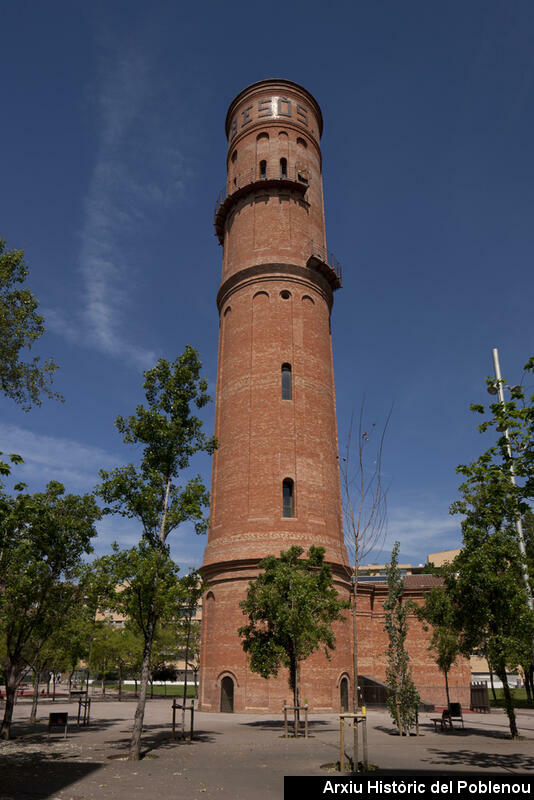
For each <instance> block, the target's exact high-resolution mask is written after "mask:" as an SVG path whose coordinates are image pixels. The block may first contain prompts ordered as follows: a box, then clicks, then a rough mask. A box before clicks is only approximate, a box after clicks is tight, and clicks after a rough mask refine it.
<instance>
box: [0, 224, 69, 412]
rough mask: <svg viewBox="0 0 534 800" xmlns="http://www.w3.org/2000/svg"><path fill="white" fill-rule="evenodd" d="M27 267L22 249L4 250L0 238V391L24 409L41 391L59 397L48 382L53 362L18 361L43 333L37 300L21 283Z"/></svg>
mask: <svg viewBox="0 0 534 800" xmlns="http://www.w3.org/2000/svg"><path fill="white" fill-rule="evenodd" d="M27 277H28V267H27V265H26V264H25V262H24V253H23V251H22V250H6V242H5V239H0V391H2V392H3V393H4V394H5V395H6V396H7V397H10V398H11V399H12V400H14V401H15V403H18V404H19V405H21V406H22V408H23V409H24V411H28V410H29V408H31V406H32V405H40V404H41V394H46V395H48V396H49V397H55V398H59V397H60V395H58V394H57V393H56V392H52V390H51V389H50V384H51V382H52V376H53V374H54V372H55V371H56V370H57V368H58V367H57V365H56V364H54V362H53V361H52V360H51V359H50V360H48V361H45V362H44V364H41V362H40V359H39V357H38V356H35V357H34V358H33V359H32V360H31V361H22V360H21V350H24V349H25V348H31V347H32V345H33V344H34V343H35V342H36V341H37V339H39V337H40V336H42V335H43V333H44V330H45V328H44V318H43V317H42V316H41V315H40V314H38V313H37V307H38V305H39V302H38V300H37V299H36V298H35V296H34V295H33V294H32V293H31V291H30V290H29V289H28V287H27V286H25V281H26V278H27Z"/></svg>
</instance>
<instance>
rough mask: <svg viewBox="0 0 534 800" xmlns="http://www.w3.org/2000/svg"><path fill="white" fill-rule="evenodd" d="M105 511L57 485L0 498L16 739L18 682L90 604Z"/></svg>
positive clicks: (7, 720) (0, 628)
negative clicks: (91, 560) (84, 576)
mask: <svg viewBox="0 0 534 800" xmlns="http://www.w3.org/2000/svg"><path fill="white" fill-rule="evenodd" d="M99 517H100V511H99V509H98V507H97V505H96V503H95V501H94V498H93V496H92V495H84V496H82V497H80V496H77V495H72V494H67V495H65V490H64V488H63V486H62V485H61V484H60V483H57V482H55V481H52V482H50V483H49V484H48V486H47V488H46V492H44V493H41V494H34V495H29V494H19V495H17V496H16V497H11V496H9V495H7V494H5V493H3V492H2V493H1V494H0V532H1V541H0V586H1V587H2V590H1V591H0V636H1V639H2V647H1V648H0V649H1V651H2V652H3V653H4V654H5V656H4V658H5V661H4V666H5V673H6V707H5V712H4V719H3V722H2V728H1V732H0V737H1V738H3V739H8V738H9V731H10V726H11V719H12V715H13V706H14V701H15V693H16V689H17V685H18V682H19V680H20V677H21V675H22V673H23V672H24V670H26V669H27V668H28V666H32V665H33V663H34V661H35V659H36V657H37V656H38V654H39V653H40V652H41V650H42V648H43V646H44V644H45V643H46V642H47V640H48V639H49V638H50V636H51V635H52V633H53V632H54V631H55V630H56V629H57V628H58V626H60V625H61V624H62V621H63V620H64V619H65V618H66V617H67V616H68V614H69V612H70V609H71V608H72V607H73V606H74V605H76V604H79V603H81V602H83V588H82V587H81V586H80V584H79V581H78V579H79V575H80V568H81V562H82V558H83V556H84V555H85V554H87V553H90V552H91V550H92V548H91V544H90V540H91V538H92V537H93V536H95V534H96V531H95V528H94V523H95V521H96V520H97V519H99Z"/></svg>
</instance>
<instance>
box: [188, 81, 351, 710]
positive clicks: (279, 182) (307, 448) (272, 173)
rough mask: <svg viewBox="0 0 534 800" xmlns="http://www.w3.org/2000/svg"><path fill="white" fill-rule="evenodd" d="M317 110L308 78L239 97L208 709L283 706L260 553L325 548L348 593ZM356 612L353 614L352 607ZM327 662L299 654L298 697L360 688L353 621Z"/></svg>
mask: <svg viewBox="0 0 534 800" xmlns="http://www.w3.org/2000/svg"><path fill="white" fill-rule="evenodd" d="M322 125H323V121H322V115H321V110H320V108H319V106H318V104H317V102H316V101H315V99H314V98H313V97H312V95H311V94H310V93H309V92H307V91H306V89H304V88H303V87H302V86H299V85H298V84H296V83H293V82H291V81H286V80H265V81H260V82H259V83H254V84H252V85H251V86H249V87H247V88H246V89H244V90H243V91H242V92H241V93H240V94H238V95H237V97H236V98H235V99H234V100H233V102H232V103H231V104H230V108H229V110H228V114H227V117H226V135H227V137H228V143H229V145H228V156H227V181H226V189H225V191H224V192H223V193H222V194H221V197H220V199H219V202H218V204H217V208H216V212H215V231H216V235H217V237H218V239H219V242H220V244H221V245H222V246H223V248H224V254H223V267H222V282H221V286H220V288H219V292H218V295H217V306H218V309H219V315H220V334H219V361H218V375H217V399H216V410H215V435H216V436H217V438H218V440H219V448H218V450H217V451H216V452H215V455H214V461H213V473H212V490H211V491H212V494H211V512H210V516H211V524H210V530H209V537H208V544H207V547H206V551H205V554H204V563H203V567H202V571H203V575H204V577H205V579H206V580H207V582H208V583H209V587H210V588H209V590H208V592H207V593H206V596H205V598H204V604H203V623H202V625H203V627H202V651H201V676H200V687H201V694H200V708H201V709H202V710H205V711H220V710H234V711H241V712H246V711H251V712H256V713H258V712H263V711H265V712H268V711H276V712H280V710H281V707H282V703H283V700H284V699H285V698H289V697H290V696H291V694H290V690H289V688H288V682H287V674H286V673H285V672H284V673H281V674H280V675H279V677H278V678H276V679H274V678H271V679H270V680H265V679H263V678H261V677H260V676H259V675H256V674H254V673H252V672H250V670H249V669H248V668H247V659H246V656H245V654H244V653H243V650H242V647H241V642H240V639H239V637H238V635H237V628H238V627H240V626H241V625H243V624H244V621H245V620H244V617H243V614H242V611H241V609H240V608H239V601H240V600H241V599H243V598H244V596H245V594H246V590H247V588H248V581H249V580H250V579H251V578H254V577H256V576H257V574H258V568H257V564H258V561H259V560H260V559H261V558H263V557H265V556H267V555H270V554H273V555H278V554H279V553H280V550H284V549H287V548H288V547H290V546H291V545H297V544H298V545H301V546H302V547H303V548H304V549H305V551H307V550H308V549H309V547H310V546H311V545H312V544H314V545H319V546H322V547H324V548H325V551H326V559H327V560H328V561H329V563H330V564H331V565H332V568H333V572H334V578H335V582H336V587H337V589H338V591H339V592H340V594H341V595H342V596H344V597H348V593H349V584H348V582H347V571H346V569H345V567H344V565H346V564H347V555H346V552H345V547H344V544H343V532H342V512H341V493H340V481H339V464H338V444H337V426H336V409H335V393H334V373H333V363H332V346H331V335H330V312H331V310H332V303H333V293H334V291H335V290H336V289H339V288H340V286H341V272H340V270H339V267H337V266H336V265H335V263H333V261H332V259H328V258H327V256H326V239H325V222H324V210H323V188H322V179H321V150H320V137H321V132H322ZM348 613H349V612H347V616H348ZM336 634H337V648H336V650H335V652H334V653H333V654H332V657H331V660H327V659H326V657H325V656H324V655H323V654H314V655H313V656H312V657H311V658H309V659H308V660H307V661H306V662H304V664H303V666H302V673H301V686H302V694H301V696H302V697H303V698H306V699H308V700H309V702H310V704H311V706H312V708H313V709H314V710H324V711H327V710H328V711H338V710H339V709H340V703H341V698H344V700H343V702H345V701H346V698H347V697H348V696H350V694H351V688H352V677H351V641H350V638H351V637H350V624H349V622H348V620H347V621H346V622H345V623H339V624H338V627H337V630H336Z"/></svg>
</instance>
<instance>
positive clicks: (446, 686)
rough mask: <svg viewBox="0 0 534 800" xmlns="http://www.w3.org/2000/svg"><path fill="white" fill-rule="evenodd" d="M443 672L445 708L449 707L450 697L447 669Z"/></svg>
mask: <svg viewBox="0 0 534 800" xmlns="http://www.w3.org/2000/svg"><path fill="white" fill-rule="evenodd" d="M443 674H444V675H445V692H446V694H447V708H449V707H450V705H451V698H450V695H449V670H448V669H446V670H445V672H444V673H443ZM457 696H458V695H457Z"/></svg>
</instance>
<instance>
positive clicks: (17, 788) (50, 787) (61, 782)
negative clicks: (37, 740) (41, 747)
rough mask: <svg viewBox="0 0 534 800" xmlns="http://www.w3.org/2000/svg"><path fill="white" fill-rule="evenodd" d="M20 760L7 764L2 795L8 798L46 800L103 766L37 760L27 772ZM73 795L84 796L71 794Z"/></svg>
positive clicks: (3, 776)
mask: <svg viewBox="0 0 534 800" xmlns="http://www.w3.org/2000/svg"><path fill="white" fill-rule="evenodd" d="M20 766H21V765H20V763H17V764H12V763H5V762H4V763H3V765H2V788H1V796H2V798H5V800H41V799H42V800H44V798H47V797H55V796H57V795H58V794H59V793H60V792H62V790H64V789H66V788H67V787H68V786H70V785H71V784H73V783H74V782H75V781H79V780H82V779H83V778H86V777H87V776H88V775H90V774H91V773H92V772H96V771H97V770H99V769H101V764H87V763H82V764H80V763H71V762H68V761H46V762H43V761H34V768H33V769H30V768H29V765H28V767H27V768H25V769H24V770H23V771H21V769H20ZM71 797H72V798H75V797H80V798H81V795H75V794H74V795H71Z"/></svg>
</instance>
